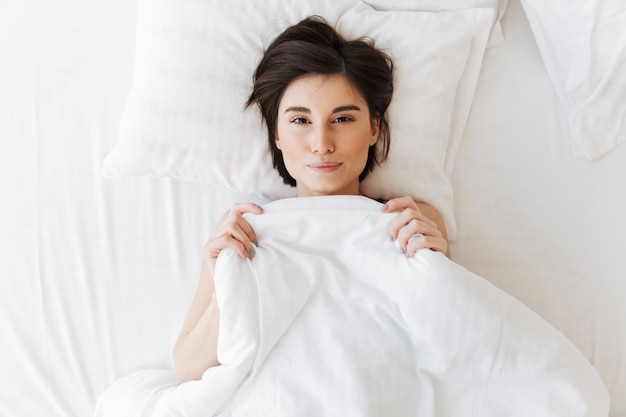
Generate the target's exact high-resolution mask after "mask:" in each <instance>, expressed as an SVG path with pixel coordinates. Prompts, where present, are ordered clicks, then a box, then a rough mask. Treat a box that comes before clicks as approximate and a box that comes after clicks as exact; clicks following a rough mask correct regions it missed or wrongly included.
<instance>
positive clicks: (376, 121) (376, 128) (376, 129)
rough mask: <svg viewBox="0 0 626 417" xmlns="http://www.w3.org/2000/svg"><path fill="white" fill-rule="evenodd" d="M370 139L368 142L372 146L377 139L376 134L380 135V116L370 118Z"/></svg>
mask: <svg viewBox="0 0 626 417" xmlns="http://www.w3.org/2000/svg"><path fill="white" fill-rule="evenodd" d="M371 135H372V139H371V142H370V146H374V145H375V144H376V141H378V136H379V135H380V117H375V118H373V119H372V129H371Z"/></svg>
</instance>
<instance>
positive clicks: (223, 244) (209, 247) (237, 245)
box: [205, 235, 249, 260]
mask: <svg viewBox="0 0 626 417" xmlns="http://www.w3.org/2000/svg"><path fill="white" fill-rule="evenodd" d="M225 248H230V249H232V250H233V251H235V252H236V253H237V255H238V256H239V257H240V258H248V257H249V252H248V251H247V250H246V247H245V246H244V245H243V243H241V242H240V241H239V240H237V239H235V238H233V237H232V236H230V235H220V236H218V237H216V238H214V239H211V240H210V241H209V242H207V244H206V249H205V256H207V257H208V258H210V259H213V260H216V259H217V257H218V256H219V254H220V253H221V252H222V250H224V249H225Z"/></svg>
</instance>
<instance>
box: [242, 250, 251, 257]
mask: <svg viewBox="0 0 626 417" xmlns="http://www.w3.org/2000/svg"><path fill="white" fill-rule="evenodd" d="M243 256H244V257H245V258H250V252H248V251H247V250H245V251H243Z"/></svg>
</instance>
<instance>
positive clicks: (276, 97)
mask: <svg viewBox="0 0 626 417" xmlns="http://www.w3.org/2000/svg"><path fill="white" fill-rule="evenodd" d="M392 72H393V63H392V61H391V59H390V58H389V56H388V55H387V54H385V53H384V52H382V51H381V50H379V49H376V47H375V46H374V42H373V41H371V40H369V39H365V38H361V39H356V40H351V41H348V40H346V39H344V38H343V37H342V36H341V35H339V34H338V33H337V32H336V31H335V30H334V29H333V28H332V27H330V26H329V25H328V24H327V23H326V22H325V21H324V19H322V18H321V17H319V16H312V17H309V18H307V19H304V20H302V21H301V22H300V23H297V24H295V25H293V26H290V27H289V28H287V29H286V30H285V31H284V32H283V33H282V34H280V35H279V36H278V37H277V38H276V39H275V40H274V42H272V44H271V45H270V46H269V47H268V48H267V50H266V51H265V54H264V55H263V59H262V60H261V62H260V63H259V65H258V67H257V69H256V71H255V73H254V76H253V82H254V88H253V90H252V93H251V94H250V97H249V98H248V102H247V103H246V107H249V106H250V105H252V104H253V103H256V104H257V105H258V106H259V108H260V110H261V114H262V116H263V120H264V121H265V124H266V126H267V133H268V140H269V145H270V149H271V152H272V159H273V163H274V168H276V169H277V170H278V173H279V174H280V176H281V177H282V178H283V181H284V182H285V184H289V185H292V186H295V185H296V180H295V179H294V178H293V177H292V176H291V175H289V172H287V168H286V167H285V162H284V160H283V155H282V153H281V151H280V150H279V149H278V148H277V147H276V143H275V139H276V124H277V119H278V105H279V103H280V100H281V99H282V97H283V93H284V91H285V89H286V88H287V87H288V86H289V84H290V83H291V82H292V81H294V80H295V79H297V78H299V77H302V76H304V75H309V74H321V75H333V74H342V75H344V76H345V77H346V78H347V79H348V81H349V82H350V83H351V84H352V85H353V86H354V87H355V88H356V89H357V91H358V92H359V93H360V94H361V95H362V96H363V97H364V98H365V101H366V102H367V105H368V109H369V113H370V117H371V118H372V119H376V118H378V119H379V123H380V133H379V136H378V140H377V141H376V144H375V145H373V146H371V147H370V149H369V152H368V157H367V163H366V165H365V168H364V169H363V172H362V173H361V174H360V176H359V180H360V181H362V180H363V179H364V178H365V177H366V176H367V174H369V173H370V172H371V171H372V170H373V169H374V167H375V165H377V164H380V163H381V162H383V161H384V160H385V159H386V158H387V154H388V153H389V141H390V134H389V123H388V122H387V117H386V113H385V112H386V111H387V107H388V106H389V103H390V102H391V96H392V94H393V74H392Z"/></svg>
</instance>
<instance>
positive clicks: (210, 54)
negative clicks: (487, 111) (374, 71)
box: [103, 0, 497, 239]
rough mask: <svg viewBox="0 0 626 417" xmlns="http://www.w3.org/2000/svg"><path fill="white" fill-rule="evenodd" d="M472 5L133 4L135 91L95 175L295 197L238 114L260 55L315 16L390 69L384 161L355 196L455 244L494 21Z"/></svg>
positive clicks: (254, 112) (258, 134) (252, 121)
mask: <svg viewBox="0 0 626 417" xmlns="http://www.w3.org/2000/svg"><path fill="white" fill-rule="evenodd" d="M477 3H480V2H477V1H475V0H472V1H469V2H466V3H465V7H464V6H463V4H462V3H461V2H458V4H457V7H458V8H457V9H452V10H443V11H432V10H431V11H415V10H412V11H398V10H393V11H377V10H375V9H374V8H372V7H370V6H368V5H367V4H365V3H363V2H361V1H357V0H340V1H337V0H322V1H316V2H307V3H302V2H298V1H295V0H289V1H284V0H272V1H268V2H262V3H250V2H247V1H242V0H239V1H231V2H228V7H225V6H224V4H225V3H224V2H219V1H207V2H197V1H191V0H186V1H180V0H175V1H174V0H160V1H158V2H154V1H143V2H140V3H139V6H140V8H139V22H138V38H137V47H136V58H135V69H134V81H133V86H132V89H131V92H130V94H129V97H128V101H127V105H126V110H125V113H124V117H123V119H122V123H121V128H120V137H119V141H118V143H117V145H116V146H115V148H114V149H113V150H112V152H111V153H110V154H109V155H108V156H107V158H106V160H105V161H104V165H103V175H104V176H105V177H107V178H123V177H127V176H138V175H154V176H169V177H175V178H180V179H185V180H192V181H202V182H211V183H221V184H225V185H227V186H229V187H231V188H233V189H235V190H238V191H245V192H256V193H259V194H260V195H262V196H264V197H266V198H269V199H276V198H282V197H285V196H293V195H295V190H294V189H293V188H292V187H289V186H286V185H284V184H283V182H282V179H281V178H280V177H279V175H278V173H277V172H276V171H275V170H274V169H273V168H272V161H271V157H270V154H269V147H268V144H267V131H266V129H265V127H264V126H263V125H262V122H261V118H260V113H259V112H258V109H256V108H250V109H248V110H247V111H244V110H243V106H244V103H245V102H246V100H247V97H248V95H249V94H250V92H251V91H252V74H253V72H254V69H255V67H256V65H257V64H258V62H259V61H260V59H261V56H262V52H263V49H264V47H267V45H268V44H269V43H270V42H271V41H272V40H273V39H274V38H275V37H276V36H277V35H278V34H279V33H280V32H282V31H283V30H284V29H285V28H286V27H287V26H289V25H291V24H295V23H297V22H298V21H300V20H301V19H303V18H305V17H307V16H310V15H313V14H317V15H320V16H322V17H324V18H325V19H326V20H327V21H328V22H329V23H330V24H332V25H334V26H335V27H336V28H337V29H338V31H339V32H340V33H341V34H343V35H344V36H346V37H347V38H357V37H362V36H367V37H370V38H372V39H374V40H375V42H376V46H377V47H379V48H381V49H383V50H385V51H386V52H387V53H389V54H390V55H391V57H392V58H393V60H394V64H395V76H394V78H395V92H394V97H393V100H392V103H391V106H390V108H389V122H390V125H391V136H392V139H391V151H390V155H389V160H388V162H387V163H385V164H384V165H383V166H381V167H379V169H377V170H376V171H375V172H374V173H373V174H372V175H371V176H370V178H368V179H367V180H366V181H365V182H364V184H363V191H364V192H365V193H367V194H369V195H370V196H371V197H374V198H392V197H399V196H402V195H411V196H412V197H413V198H415V199H416V200H420V201H425V202H427V203H429V204H431V205H433V206H435V207H436V208H437V209H438V210H439V211H440V212H441V213H442V216H443V218H444V220H445V222H446V225H447V229H448V235H449V237H450V238H451V239H453V238H454V236H455V233H456V225H455V223H454V213H453V200H452V198H453V195H452V189H451V186H450V182H449V176H450V174H451V172H452V168H453V165H454V158H455V156H456V150H457V148H458V144H459V142H460V140H461V138H462V134H463V128H464V126H465V122H466V120H467V117H468V114H469V109H470V105H471V102H472V97H473V95H474V90H475V86H476V81H477V79H478V74H479V70H480V66H481V62H482V57H483V53H484V50H485V47H486V44H487V41H488V38H489V34H490V31H491V28H492V26H493V24H494V21H495V19H496V15H497V11H496V9H495V7H482V6H481V7H472V6H468V5H473V4H477ZM482 3H491V5H492V6H495V4H494V2H489V1H482ZM430 8H431V9H435V8H434V7H433V6H432V5H431V7H430ZM242 10H245V13H242ZM451 27H454V28H455V30H453V31H452V30H450V28H451ZM241 28H245V30H244V31H242V30H241ZM251 161H254V163H251Z"/></svg>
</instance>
